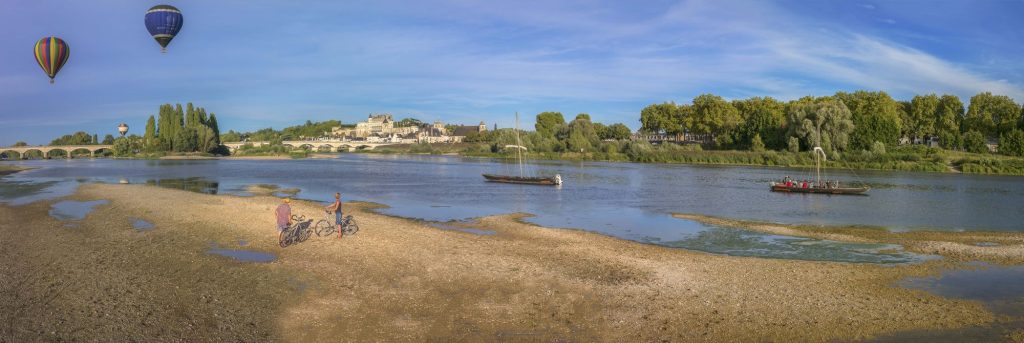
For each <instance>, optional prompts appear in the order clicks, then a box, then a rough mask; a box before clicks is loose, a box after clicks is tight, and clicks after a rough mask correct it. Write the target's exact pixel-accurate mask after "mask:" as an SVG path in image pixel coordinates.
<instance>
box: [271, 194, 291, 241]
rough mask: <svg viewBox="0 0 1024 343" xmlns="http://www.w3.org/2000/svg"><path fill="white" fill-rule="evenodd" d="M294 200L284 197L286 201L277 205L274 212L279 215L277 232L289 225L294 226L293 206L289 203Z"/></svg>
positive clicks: (282, 230)
mask: <svg viewBox="0 0 1024 343" xmlns="http://www.w3.org/2000/svg"><path fill="white" fill-rule="evenodd" d="M290 202H292V199H288V198H284V203H282V204H281V205H278V206H277V209H276V210H274V213H275V214H276V215H277V232H278V233H280V232H284V230H285V229H287V228H288V227H289V226H292V207H291V206H289V205H288V203H290Z"/></svg>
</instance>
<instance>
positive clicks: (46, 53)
mask: <svg viewBox="0 0 1024 343" xmlns="http://www.w3.org/2000/svg"><path fill="white" fill-rule="evenodd" d="M33 50H34V52H35V55H36V62H39V67H40V68H43V72H44V73H46V76H49V77H50V83H53V78H54V77H56V76H57V73H58V72H60V68H61V67H63V66H64V63H66V62H67V61H68V56H71V50H70V49H69V48H68V43H65V42H64V40H63V39H60V38H57V37H45V38H43V39H40V40H39V41H38V42H36V46H35V48H34V49H33Z"/></svg>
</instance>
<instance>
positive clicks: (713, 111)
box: [689, 94, 743, 146]
mask: <svg viewBox="0 0 1024 343" xmlns="http://www.w3.org/2000/svg"><path fill="white" fill-rule="evenodd" d="M692 109H693V112H692V113H693V120H692V121H691V123H692V124H690V125H689V127H690V129H691V130H692V132H694V133H696V134H704V135H707V136H708V138H710V139H713V140H714V141H715V143H716V144H717V145H718V146H731V145H732V144H733V137H732V135H733V133H734V130H736V128H737V127H739V125H740V122H741V121H742V119H743V118H742V117H740V111H739V110H737V109H736V108H735V107H733V106H732V104H730V103H729V102H728V101H725V99H722V97H720V96H717V95H712V94H701V95H699V96H697V97H696V98H693V105H692Z"/></svg>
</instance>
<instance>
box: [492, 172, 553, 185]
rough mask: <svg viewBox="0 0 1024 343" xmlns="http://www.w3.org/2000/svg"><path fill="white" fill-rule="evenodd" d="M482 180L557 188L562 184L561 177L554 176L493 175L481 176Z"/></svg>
mask: <svg viewBox="0 0 1024 343" xmlns="http://www.w3.org/2000/svg"><path fill="white" fill-rule="evenodd" d="M483 175H484V178H485V179H487V181H490V182H503V183H518V184H524V185H541V186H558V185H561V184H562V176H561V175H557V174H556V175H555V176H554V177H543V176H538V177H529V176H510V175H493V174H483Z"/></svg>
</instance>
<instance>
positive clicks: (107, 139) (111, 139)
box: [103, 135, 114, 145]
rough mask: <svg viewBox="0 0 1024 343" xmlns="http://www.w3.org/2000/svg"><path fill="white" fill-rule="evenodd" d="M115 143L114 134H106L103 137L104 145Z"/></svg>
mask: <svg viewBox="0 0 1024 343" xmlns="http://www.w3.org/2000/svg"><path fill="white" fill-rule="evenodd" d="M110 144H114V135H106V136H104V137H103V145H110Z"/></svg>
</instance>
